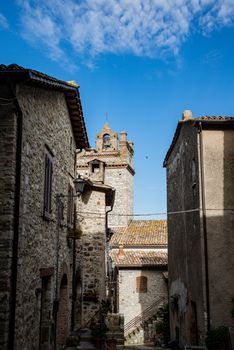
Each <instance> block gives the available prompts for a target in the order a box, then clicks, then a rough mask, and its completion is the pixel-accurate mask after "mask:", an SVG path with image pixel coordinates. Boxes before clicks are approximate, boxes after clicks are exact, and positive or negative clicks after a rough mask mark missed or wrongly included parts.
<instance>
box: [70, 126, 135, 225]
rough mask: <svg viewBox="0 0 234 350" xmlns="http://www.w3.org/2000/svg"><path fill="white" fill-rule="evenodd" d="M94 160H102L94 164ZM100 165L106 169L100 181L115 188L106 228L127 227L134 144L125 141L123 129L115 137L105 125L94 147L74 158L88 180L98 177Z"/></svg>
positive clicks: (102, 172) (131, 188)
mask: <svg viewBox="0 0 234 350" xmlns="http://www.w3.org/2000/svg"><path fill="white" fill-rule="evenodd" d="M95 160H98V161H101V162H102V163H98V164H97V165H95ZM91 161H92V163H90V162H91ZM102 167H104V168H105V171H100V176H103V178H100V179H99V181H101V182H103V183H105V184H106V185H108V186H111V187H112V188H115V202H114V206H113V210H112V212H111V213H110V215H108V227H109V228H111V227H117V226H126V225H127V224H128V221H129V220H130V219H131V214H133V177H134V173H135V172H134V168H133V143H132V142H131V141H128V140H127V133H126V132H125V131H123V132H121V133H120V137H119V138H118V134H117V133H115V132H113V131H112V130H111V128H110V127H109V125H108V124H105V125H104V127H103V129H102V131H101V132H100V133H99V134H97V136H96V148H94V149H85V150H83V151H82V152H81V153H80V154H79V155H78V157H77V172H78V173H80V174H81V175H83V176H85V175H86V176H89V177H90V179H91V180H92V178H93V176H95V178H97V173H98V172H99V169H100V170H101V169H102ZM101 174H102V175H101ZM118 214H120V215H118ZM125 214H128V215H129V216H124V215H125Z"/></svg>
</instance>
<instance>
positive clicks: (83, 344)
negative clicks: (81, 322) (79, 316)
mask: <svg viewBox="0 0 234 350" xmlns="http://www.w3.org/2000/svg"><path fill="white" fill-rule="evenodd" d="M92 339H93V337H92V332H91V330H90V329H89V328H84V329H81V331H80V343H79V346H78V347H77V349H79V350H96V347H95V346H94V345H93V343H92Z"/></svg>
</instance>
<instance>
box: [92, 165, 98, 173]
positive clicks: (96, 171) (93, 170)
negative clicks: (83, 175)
mask: <svg viewBox="0 0 234 350" xmlns="http://www.w3.org/2000/svg"><path fill="white" fill-rule="evenodd" d="M99 170H100V167H99V164H97V163H93V164H92V173H98V172H99Z"/></svg>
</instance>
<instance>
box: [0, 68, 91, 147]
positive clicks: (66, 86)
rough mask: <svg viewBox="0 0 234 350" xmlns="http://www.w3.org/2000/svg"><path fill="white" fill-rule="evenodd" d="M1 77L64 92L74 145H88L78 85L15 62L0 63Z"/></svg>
mask: <svg viewBox="0 0 234 350" xmlns="http://www.w3.org/2000/svg"><path fill="white" fill-rule="evenodd" d="M3 79H8V80H9V79H10V80H11V81H13V82H15V83H23V84H25V85H32V86H38V87H41V88H44V89H50V90H55V91H62V92H64V94H65V99H66V103H67V107H68V111H69V115H70V119H71V124H72V128H73V133H74V137H75V141H76V147H77V148H87V147H89V140H88V136H87V131H86V126H85V121H84V117H83V110H82V105H81V100H80V93H79V90H78V85H77V86H76V85H75V84H74V82H70V83H69V82H65V81H63V80H59V79H56V78H54V77H51V76H49V75H47V74H44V73H41V72H38V71H36V70H33V69H28V68H24V67H21V66H19V65H17V64H10V65H9V66H6V65H4V64H1V65H0V80H3Z"/></svg>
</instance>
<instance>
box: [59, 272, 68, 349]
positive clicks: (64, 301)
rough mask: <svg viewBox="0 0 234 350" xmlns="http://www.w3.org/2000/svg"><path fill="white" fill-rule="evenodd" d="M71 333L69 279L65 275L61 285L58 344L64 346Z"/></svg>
mask: <svg viewBox="0 0 234 350" xmlns="http://www.w3.org/2000/svg"><path fill="white" fill-rule="evenodd" d="M68 332H69V298H68V278H67V275H66V274H65V273H64V274H63V276H62V279H61V283H60V290H59V307H58V314H57V344H58V345H63V344H65V342H66V338H67V336H68Z"/></svg>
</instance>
